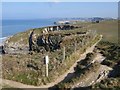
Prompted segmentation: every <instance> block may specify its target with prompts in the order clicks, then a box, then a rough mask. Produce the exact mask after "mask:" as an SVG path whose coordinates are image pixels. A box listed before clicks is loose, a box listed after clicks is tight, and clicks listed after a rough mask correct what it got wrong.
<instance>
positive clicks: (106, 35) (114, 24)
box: [88, 20, 118, 43]
mask: <svg viewBox="0 0 120 90" xmlns="http://www.w3.org/2000/svg"><path fill="white" fill-rule="evenodd" d="M88 29H93V30H96V31H97V32H98V33H99V34H102V35H103V40H104V41H109V42H113V43H118V21H117V20H109V21H102V22H100V23H95V24H92V25H90V26H89V27H88Z"/></svg>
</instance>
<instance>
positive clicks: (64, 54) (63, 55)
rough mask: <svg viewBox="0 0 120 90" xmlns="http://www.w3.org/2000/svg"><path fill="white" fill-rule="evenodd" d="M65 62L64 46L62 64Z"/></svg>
mask: <svg viewBox="0 0 120 90" xmlns="http://www.w3.org/2000/svg"><path fill="white" fill-rule="evenodd" d="M64 60H65V46H63V60H62V62H63V61H64Z"/></svg>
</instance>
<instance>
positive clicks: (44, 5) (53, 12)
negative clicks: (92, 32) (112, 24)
mask: <svg viewBox="0 0 120 90" xmlns="http://www.w3.org/2000/svg"><path fill="white" fill-rule="evenodd" d="M61 17H62V18H72V17H113V18H117V17H118V3H117V2H61V1H59V0H54V1H53V2H12V0H11V2H7V0H4V1H3V2H2V18H3V19H41V18H61Z"/></svg>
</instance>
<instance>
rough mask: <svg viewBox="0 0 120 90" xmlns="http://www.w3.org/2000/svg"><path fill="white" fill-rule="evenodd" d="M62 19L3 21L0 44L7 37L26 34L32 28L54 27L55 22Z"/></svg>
mask: <svg viewBox="0 0 120 90" xmlns="http://www.w3.org/2000/svg"><path fill="white" fill-rule="evenodd" d="M59 20H60V19H56V18H53V19H34V20H33V19H32V20H2V26H0V27H2V36H1V37H0V44H1V43H3V42H4V41H5V40H6V38H7V37H9V36H12V35H14V34H17V33H19V32H24V31H26V30H29V29H32V28H40V27H45V26H49V25H54V22H57V21H59Z"/></svg>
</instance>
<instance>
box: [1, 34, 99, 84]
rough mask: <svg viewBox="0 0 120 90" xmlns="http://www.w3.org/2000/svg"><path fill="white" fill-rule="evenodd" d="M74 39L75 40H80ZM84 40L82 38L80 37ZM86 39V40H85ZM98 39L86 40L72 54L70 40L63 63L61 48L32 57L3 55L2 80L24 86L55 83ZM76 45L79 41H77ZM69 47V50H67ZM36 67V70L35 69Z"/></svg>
mask: <svg viewBox="0 0 120 90" xmlns="http://www.w3.org/2000/svg"><path fill="white" fill-rule="evenodd" d="M80 37H81V36H80ZM80 37H76V38H80ZM81 38H84V37H81ZM86 39H87V38H86ZM99 39H100V37H99V35H98V36H96V37H95V38H94V39H93V38H88V39H87V41H89V43H88V44H85V45H84V47H82V48H81V46H80V45H77V47H78V48H79V49H77V51H76V52H74V46H73V45H74V40H72V41H71V40H70V41H71V43H70V44H66V45H65V47H66V51H67V52H66V58H65V60H64V63H61V61H62V52H63V51H62V48H61V49H59V50H55V51H53V52H48V53H43V54H42V53H34V54H32V55H29V54H28V55H24V54H20V55H19V54H18V55H9V54H8V55H4V56H3V71H4V72H3V78H6V79H11V80H15V81H19V82H22V83H25V84H31V85H46V84H47V83H50V82H52V81H55V80H56V78H58V77H59V76H60V75H62V74H64V73H65V72H66V71H67V70H68V69H69V68H70V67H71V66H72V65H73V63H75V61H76V60H78V59H79V57H80V54H82V53H83V52H85V50H86V49H87V48H88V47H90V46H91V45H93V44H94V43H96V42H97V41H98V40H99ZM77 43H78V44H79V43H80V42H79V39H78V42H77ZM68 47H69V48H68ZM46 54H48V55H49V57H50V63H49V78H46V77H45V65H44V59H43V58H44V56H45V55H46ZM28 64H32V67H27V65H28ZM36 67H38V70H36V69H35V68H36Z"/></svg>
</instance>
